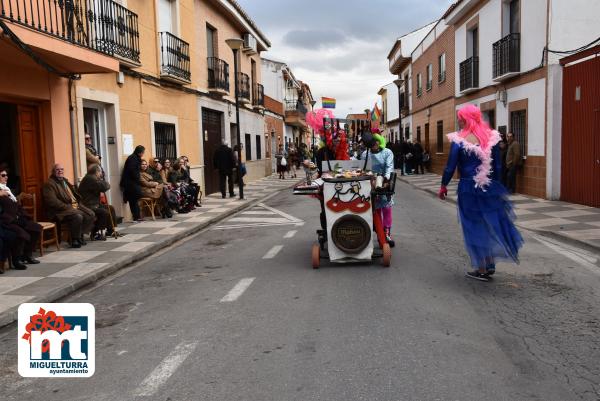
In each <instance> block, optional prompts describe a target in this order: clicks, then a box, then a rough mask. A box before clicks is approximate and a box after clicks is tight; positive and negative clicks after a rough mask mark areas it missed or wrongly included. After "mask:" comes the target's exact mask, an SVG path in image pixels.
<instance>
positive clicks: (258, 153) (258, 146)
mask: <svg viewBox="0 0 600 401" xmlns="http://www.w3.org/2000/svg"><path fill="white" fill-rule="evenodd" d="M260 159H262V146H261V144H260V135H256V160H260Z"/></svg>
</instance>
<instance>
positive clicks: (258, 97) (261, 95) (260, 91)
mask: <svg viewBox="0 0 600 401" xmlns="http://www.w3.org/2000/svg"><path fill="white" fill-rule="evenodd" d="M252 104H253V105H254V106H264V105H265V87H264V86H262V85H261V84H258V83H255V84H254V94H253V96H252Z"/></svg>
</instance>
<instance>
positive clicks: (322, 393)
mask: <svg viewBox="0 0 600 401" xmlns="http://www.w3.org/2000/svg"><path fill="white" fill-rule="evenodd" d="M397 190H398V192H399V194H398V195H397V198H396V200H397V206H396V207H395V212H394V221H395V225H394V229H393V234H394V236H395V239H396V242H397V246H396V248H394V249H393V256H392V267H391V268H389V269H385V268H382V267H381V266H380V264H379V263H373V264H365V265H332V264H327V263H325V264H324V266H322V268H321V269H319V270H313V269H311V266H310V247H311V244H312V243H313V242H314V241H315V239H316V237H315V229H316V227H317V225H318V204H317V202H316V201H315V200H313V199H310V198H305V197H294V196H292V195H291V194H290V193H288V192H283V193H281V194H279V195H277V196H275V197H273V198H271V199H269V200H268V201H266V202H265V203H266V204H267V205H268V206H269V207H272V208H274V209H276V210H278V211H282V212H284V213H286V214H288V215H291V216H293V217H295V218H297V219H301V220H302V221H303V222H304V224H303V225H297V226H295V225H274V226H267V227H251V226H248V225H251V224H252V222H251V221H249V222H246V223H244V224H239V223H238V224H237V225H236V224H235V223H233V222H230V223H227V222H226V223H224V224H222V225H223V226H224V227H221V228H218V229H215V228H214V227H213V228H212V229H208V230H206V231H204V232H203V233H200V234H199V235H197V236H195V237H193V238H190V239H188V241H187V242H185V243H183V244H180V245H179V246H177V247H174V248H171V249H170V250H168V251H166V252H163V253H161V254H159V255H156V256H154V257H152V258H150V259H148V260H146V261H145V262H144V263H142V264H140V265H138V266H136V267H133V268H130V269H128V270H127V271H124V272H122V273H120V274H118V275H117V276H113V277H111V278H109V279H108V280H106V281H104V282H102V283H100V284H99V285H96V286H94V287H92V288H88V289H85V290H83V291H80V292H79V293H77V294H74V295H73V296H71V297H69V298H67V299H65V300H64V301H65V302H90V303H92V304H94V305H95V308H96V319H97V329H96V342H97V345H96V358H97V360H96V373H95V375H94V376H93V377H92V378H89V379H23V378H21V377H20V376H19V375H18V374H17V373H16V371H17V367H16V365H17V354H16V341H17V333H16V326H15V325H12V326H9V327H6V328H4V329H2V330H0V394H1V396H0V398H1V399H2V400H6V401H8V400H18V401H25V400H48V401H50V400H61V401H63V400H89V401H96V400H98V401H100V400H163V401H166V400H172V401H175V400H178V401H179V400H184V401H188V400H190V401H191V400H215V401H217V400H218V401H237V400H244V401H247V400H252V401H267V400H274V401H287V400H298V401H308V400H326V401H333V400H340V401H341V400H343V401H351V400H368V401H375V400H544V401H551V400H560V401H565V400H599V399H600V362H599V361H600V266H599V265H598V262H597V260H594V258H597V256H594V255H588V254H586V253H584V252H583V251H581V250H577V249H573V248H571V247H568V246H564V245H560V244H556V243H554V242H550V241H549V240H546V239H543V238H537V237H534V236H532V235H530V234H529V233H525V239H526V245H525V249H524V250H523V252H522V260H521V264H520V265H519V266H512V265H504V264H501V265H499V266H498V268H497V273H496V276H495V279H494V281H493V282H490V283H481V282H476V281H470V280H467V279H465V278H464V277H463V272H464V269H465V266H467V259H466V254H465V252H464V250H463V245H462V237H461V233H460V231H459V230H460V229H459V226H458V223H457V217H456V211H455V207H454V206H453V205H451V204H447V203H443V202H442V201H439V200H437V199H434V198H432V197H431V196H430V195H428V194H425V193H423V192H420V191H417V190H414V189H411V188H410V187H409V186H407V185H406V184H402V183H398V185H397ZM257 210H258V209H255V212H256V213H255V215H254V217H257V216H260V211H259V210H258V211H257ZM273 213H274V212H273ZM243 216H246V217H249V218H250V220H251V217H252V216H253V214H252V213H247V214H245V215H243ZM238 217H239V216H238ZM274 221H275V220H274ZM228 224H229V226H228ZM294 231H295V232H294ZM0 279H1V278H0ZM222 301H225V302H222Z"/></svg>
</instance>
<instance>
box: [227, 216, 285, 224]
mask: <svg viewBox="0 0 600 401" xmlns="http://www.w3.org/2000/svg"><path fill="white" fill-rule="evenodd" d="M227 221H231V222H236V223H293V222H292V221H289V220H288V219H286V218H284V217H232V218H231V219H229V220H227Z"/></svg>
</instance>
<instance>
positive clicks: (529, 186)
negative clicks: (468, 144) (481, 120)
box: [445, 0, 600, 199]
mask: <svg viewBox="0 0 600 401" xmlns="http://www.w3.org/2000/svg"><path fill="white" fill-rule="evenodd" d="M583 10H585V11H583ZM598 15H600V3H598V2H595V1H592V0H575V1H573V2H564V1H562V2H561V1H556V0H528V1H523V0H487V1H460V2H458V3H456V4H455V5H454V6H453V7H451V8H450V10H448V12H447V13H446V15H445V19H446V22H447V24H449V25H452V26H454V31H455V70H456V80H455V81H456V82H455V94H456V107H457V108H458V107H460V106H461V105H463V104H465V103H466V102H470V103H473V104H476V105H478V106H479V107H480V108H481V110H482V112H483V113H484V115H485V116H486V118H487V119H488V120H489V122H490V125H491V126H492V127H494V128H496V129H498V131H500V132H501V133H503V134H504V133H506V132H512V133H513V134H514V135H515V138H516V139H517V140H518V142H519V143H520V145H521V150H522V154H523V167H522V168H521V169H520V171H519V174H518V178H517V190H518V192H521V193H525V194H529V195H533V196H538V197H543V198H550V199H559V198H561V195H560V194H561V191H560V184H561V144H562V135H561V124H560V121H561V115H562V68H563V67H562V66H561V65H560V63H559V59H560V57H562V55H564V53H562V52H564V51H566V52H568V51H569V49H578V48H580V47H581V46H584V45H586V44H588V43H589V42H591V41H593V40H594V39H596V38H598V36H600V24H598ZM565 32H568V34H565ZM549 49H550V50H549ZM553 50H560V51H561V53H560V55H559V54H554V52H553ZM589 184H590V185H591V186H592V187H593V186H594V183H592V182H589ZM596 187H597V183H596Z"/></svg>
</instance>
